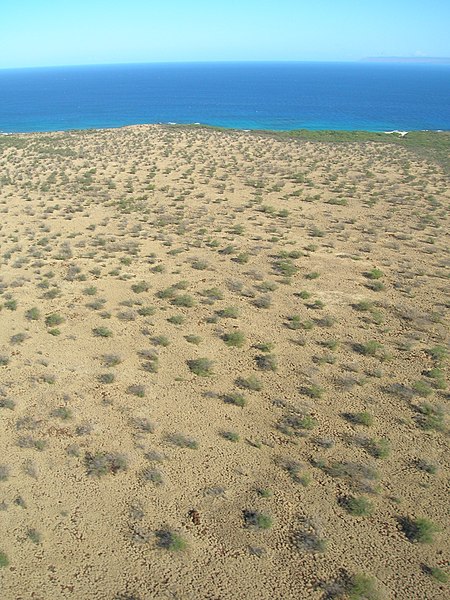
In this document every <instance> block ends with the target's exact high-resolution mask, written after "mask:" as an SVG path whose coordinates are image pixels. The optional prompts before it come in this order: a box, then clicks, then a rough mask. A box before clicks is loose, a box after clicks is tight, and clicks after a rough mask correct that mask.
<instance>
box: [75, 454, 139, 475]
mask: <svg viewBox="0 0 450 600" xmlns="http://www.w3.org/2000/svg"><path fill="white" fill-rule="evenodd" d="M84 462H85V465H86V469H87V473H88V475H92V476H95V477H101V476H103V475H108V474H112V475H115V474H116V473H118V472H119V471H126V469H127V466H128V463H127V459H126V457H125V456H124V455H123V454H117V453H110V452H97V453H96V454H91V453H89V452H88V453H86V455H85V459H84Z"/></svg>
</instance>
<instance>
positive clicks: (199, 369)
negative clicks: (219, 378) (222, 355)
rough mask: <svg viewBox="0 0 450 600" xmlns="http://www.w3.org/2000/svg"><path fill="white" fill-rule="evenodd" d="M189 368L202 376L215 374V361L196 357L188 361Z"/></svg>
mask: <svg viewBox="0 0 450 600" xmlns="http://www.w3.org/2000/svg"><path fill="white" fill-rule="evenodd" d="M187 364H188V367H189V369H190V370H191V371H192V373H195V375H198V376H200V377H210V376H211V375H212V374H213V370H212V369H213V365H214V363H213V362H212V361H211V360H209V358H196V359H193V360H188V361H187Z"/></svg>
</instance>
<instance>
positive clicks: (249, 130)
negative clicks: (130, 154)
mask: <svg viewBox="0 0 450 600" xmlns="http://www.w3.org/2000/svg"><path fill="white" fill-rule="evenodd" d="M133 127H164V128H174V129H178V128H186V129H201V130H205V129H207V130H208V129H211V130H214V131H226V132H239V133H271V134H292V135H295V134H298V133H310V134H348V135H351V134H361V135H393V134H397V135H398V137H401V138H404V137H406V136H407V135H408V134H411V133H412V134H417V133H430V134H438V133H442V134H446V133H450V128H449V129H408V130H399V129H392V130H376V129H333V128H324V129H322V128H320V129H316V128H293V129H270V128H267V129H266V128H245V129H243V128H240V127H227V126H224V125H208V124H206V123H176V122H168V123H161V122H159V123H133V124H127V125H116V126H114V125H112V126H109V127H80V128H78V127H76V128H70V129H43V130H35V131H3V130H0V136H15V135H18V136H24V135H31V134H51V133H75V132H76V133H82V132H92V131H117V130H119V129H130V128H133Z"/></svg>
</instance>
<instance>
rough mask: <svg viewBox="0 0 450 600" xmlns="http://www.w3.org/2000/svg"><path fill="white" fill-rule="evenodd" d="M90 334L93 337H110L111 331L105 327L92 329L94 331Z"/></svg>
mask: <svg viewBox="0 0 450 600" xmlns="http://www.w3.org/2000/svg"><path fill="white" fill-rule="evenodd" d="M92 333H93V334H94V335H95V337H104V338H107V337H111V336H112V334H113V332H112V331H111V329H108V328H107V327H94V329H93V330H92Z"/></svg>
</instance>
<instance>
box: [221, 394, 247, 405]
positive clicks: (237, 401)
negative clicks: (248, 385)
mask: <svg viewBox="0 0 450 600" xmlns="http://www.w3.org/2000/svg"><path fill="white" fill-rule="evenodd" d="M225 402H227V403H228V404H234V405H235V406H240V407H241V408H244V406H245V405H246V404H247V400H246V399H245V397H244V396H243V395H242V394H236V393H235V394H227V395H226V396H225Z"/></svg>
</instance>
